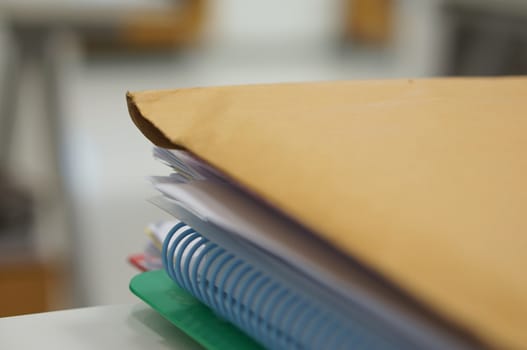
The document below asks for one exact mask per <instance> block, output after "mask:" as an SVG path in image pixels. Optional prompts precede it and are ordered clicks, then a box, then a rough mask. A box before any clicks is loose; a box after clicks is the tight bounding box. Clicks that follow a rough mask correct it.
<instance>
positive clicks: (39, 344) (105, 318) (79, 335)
mask: <svg viewBox="0 0 527 350" xmlns="http://www.w3.org/2000/svg"><path fill="white" fill-rule="evenodd" d="M0 349H38V350H47V349H53V350H56V349H69V350H80V349H126V350H134V349H148V350H158V349H201V347H200V346H199V345H198V344H197V343H195V342H194V341H193V340H192V339H190V338H189V337H188V336H187V335H185V334H184V333H182V332H181V331H180V330H179V329H177V328H176V327H175V326H173V325H172V324H171V323H169V322H168V321H167V320H165V319H164V318H163V317H162V316H160V315H159V314H157V313H156V312H155V311H154V310H152V309H151V308H150V307H148V306H146V305H144V304H129V305H112V306H97V307H90V308H83V309H71V310H65V311H55V312H47V313H41V314H31V315H24V316H15V317H5V318H0Z"/></svg>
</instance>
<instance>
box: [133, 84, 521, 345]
mask: <svg viewBox="0 0 527 350" xmlns="http://www.w3.org/2000/svg"><path fill="white" fill-rule="evenodd" d="M524 96H527V79H522V78H510V79H436V80H421V81H420V80H417V81H406V80H405V81H382V82H379V81H367V82H327V83H306V84H277V85H253V86H235V87H221V88H202V89H182V90H169V91H149V92H141V93H131V94H128V106H129V110H130V114H131V116H132V119H133V121H134V122H135V124H136V125H137V126H138V127H139V129H140V130H141V131H142V132H143V134H144V135H145V136H146V137H147V138H149V139H150V140H151V141H152V142H153V143H154V144H155V145H156V146H155V147H154V150H153V154H154V157H155V158H156V159H157V160H159V161H161V162H163V163H164V164H166V165H167V174H166V176H154V177H152V178H151V181H152V184H153V186H154V187H155V188H156V189H157V190H158V191H159V193H160V195H159V196H157V197H155V198H153V199H151V202H152V203H153V204H154V205H156V206H158V207H159V208H161V209H162V210H164V211H166V212H168V213H170V214H172V215H173V216H174V218H175V220H174V221H173V222H163V223H157V224H155V225H151V226H149V228H148V230H147V232H148V233H149V236H150V237H151V243H150V245H149V247H148V248H147V249H146V250H145V254H143V255H141V256H140V257H133V258H132V259H131V260H132V262H134V264H136V265H137V266H139V267H140V268H141V269H142V270H143V271H147V272H144V273H142V274H140V275H138V276H136V277H135V278H134V279H133V280H132V281H131V284H130V288H131V290H132V291H133V292H134V293H135V294H136V295H137V296H139V297H140V298H141V299H143V300H144V301H145V302H146V303H148V304H149V305H151V306H152V307H153V308H154V309H156V310H157V311H159V312H160V313H161V314H162V315H163V316H164V317H166V318H167V319H169V320H170V321H171V322H172V323H174V325H175V326H177V327H178V328H180V329H181V330H183V331H184V332H186V333H187V334H188V335H189V336H191V337H192V338H194V339H195V340H196V341H198V342H199V343H200V344H202V345H203V346H205V347H206V348H209V349H233V348H236V349H238V348H247V349H249V348H251V349H252V348H256V347H264V348H269V349H290V348H295V349H321V348H328V349H329V348H331V349H471V348H481V347H495V346H497V347H500V346H512V347H517V346H520V345H526V344H527V338H526V336H525V334H524V332H523V325H524V324H527V323H524V321H525V322H527V313H526V311H527V298H526V295H527V279H526V277H525V274H524V273H523V272H522V270H523V268H522V266H527V265H525V264H527V258H526V256H525V254H523V250H522V249H521V247H524V248H525V247H527V235H525V233H527V230H526V229H527V224H526V220H525V219H524V217H523V215H522V214H527V213H525V211H526V208H527V196H525V193H527V191H525V188H524V187H525V186H524V185H523V182H524V180H523V179H524V178H527V161H526V160H525V159H527V158H525V157H523V156H522V154H523V151H524V150H525V149H527V141H526V140H527V139H526V138H525V137H524V135H525V132H526V131H527V118H525V117H524V116H520V114H521V113H522V111H523V112H525V111H526V110H527V109H526V108H525V107H527V105H526V102H525V101H524V100H525V98H524Z"/></svg>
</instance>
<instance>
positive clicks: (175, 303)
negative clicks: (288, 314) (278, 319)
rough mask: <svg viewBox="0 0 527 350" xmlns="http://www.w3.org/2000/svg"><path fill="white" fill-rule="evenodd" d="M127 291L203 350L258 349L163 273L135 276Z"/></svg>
mask: <svg viewBox="0 0 527 350" xmlns="http://www.w3.org/2000/svg"><path fill="white" fill-rule="evenodd" d="M130 290H131V291H132V293H134V294H135V295H137V296H138V297H139V298H141V299H142V300H143V301H144V302H145V303H147V304H148V305H150V306H151V307H152V308H153V309H154V310H156V311H157V312H159V313H160V314H161V315H162V316H163V317H165V318H166V319H167V320H169V321H170V322H172V323H173V324H174V325H175V326H176V327H178V328H179V329H181V330H182V331H183V332H185V333H186V334H188V335H189V336H190V337H191V338H193V339H194V340H195V341H197V342H198V343H199V344H201V345H203V346H204V347H205V348H207V349H210V350H230V349H240V350H244V349H247V350H249V349H262V346H261V345H259V344H258V343H256V342H255V341H254V340H252V339H251V338H250V337H249V336H247V335H245V333H243V332H242V331H240V330H239V329H238V328H236V327H235V326H234V325H232V324H231V323H229V322H227V321H225V320H223V319H221V318H220V317H218V316H217V315H216V314H215V313H214V312H213V311H212V310H211V309H210V308H208V307H207V306H206V305H204V304H203V303H201V302H200V301H199V300H198V299H196V298H194V297H193V296H192V295H190V294H189V293H188V292H187V291H185V290H184V289H182V288H180V287H179V286H178V285H177V284H175V283H174V281H172V280H171V279H170V277H168V275H167V274H166V272H165V271H164V270H157V271H149V272H144V273H141V274H139V275H137V276H135V277H134V278H132V280H131V281H130Z"/></svg>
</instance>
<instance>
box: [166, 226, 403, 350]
mask: <svg viewBox="0 0 527 350" xmlns="http://www.w3.org/2000/svg"><path fill="white" fill-rule="evenodd" d="M162 260H163V266H164V267H165V270H166V271H167V273H168V275H169V276H170V277H171V278H172V279H173V280H174V281H175V282H176V283H177V284H178V285H179V286H181V287H183V288H185V289H186V290H187V291H189V292H190V293H192V294H193V295H194V296H195V297H196V298H198V299H199V300H200V301H202V302H203V303H204V304H206V305H208V306H209V307H210V308H211V309H212V310H214V311H215V312H216V313H217V314H218V315H220V316H221V317H223V318H225V319H226V320H228V321H230V322H232V323H234V324H235V325H237V326H238V327H239V328H240V329H242V330H243V331H245V332H246V333H247V334H249V335H250V336H252V337H253V338H254V339H256V340H257V341H259V342H260V343H261V344H263V345H264V346H265V347H267V348H271V349H372V348H374V349H393V348H396V344H394V343H390V342H388V341H387V339H385V338H383V337H382V334H379V332H378V331H377V332H376V330H375V329H371V328H370V327H367V326H365V325H363V324H361V323H360V322H356V321H354V320H353V318H346V319H345V320H343V319H342V318H339V317H338V316H337V315H335V314H334V313H332V312H331V311H328V308H326V307H324V304H323V302H321V301H319V300H316V299H315V298H313V297H309V296H306V294H305V293H303V294H301V293H299V292H298V291H295V290H294V287H291V286H287V285H285V284H284V283H283V282H281V281H279V280H277V279H275V278H273V276H272V275H271V274H268V273H266V272H265V271H260V270H258V269H257V268H255V267H254V266H252V265H251V264H249V263H247V262H245V261H243V260H242V259H240V258H238V257H237V256H236V255H235V254H232V253H230V252H227V251H226V250H225V249H223V248H222V247H220V246H218V245H217V244H216V243H213V242H211V241H209V240H208V239H206V238H205V237H203V236H201V235H200V234H199V233H197V232H196V231H195V230H194V229H192V228H191V227H189V226H187V225H186V224H185V223H183V222H180V223H178V224H177V225H175V226H174V227H173V228H172V229H171V230H170V232H169V233H168V235H167V237H166V239H165V241H164V242H163V253H162Z"/></svg>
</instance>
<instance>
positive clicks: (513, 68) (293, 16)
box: [0, 0, 527, 316]
mask: <svg viewBox="0 0 527 350" xmlns="http://www.w3.org/2000/svg"><path fill="white" fill-rule="evenodd" d="M526 73H527V1H525V0H516V1H513V0H508V1H506V0H494V1H492V0H474V1H468V0H267V1H257V0H209V1H207V0H172V1H170V0H107V1H101V0H91V1H87V0H0V74H1V75H0V316H7V315H15V314H24V313H30V312H40V311H46V310H55V309H62V308H70V307H80V306H88V305H100V304H114V303H126V302H134V301H136V299H135V298H134V297H133V296H132V295H131V294H130V293H129V292H128V282H129V280H130V278H131V277H132V276H133V275H134V274H135V273H136V272H135V271H134V269H133V268H131V267H130V266H129V265H128V264H127V263H126V258H127V256H128V255H129V254H131V253H134V252H141V251H142V250H143V246H144V244H145V243H146V241H147V240H146V237H145V236H144V234H143V228H144V227H145V226H146V224H147V223H149V222H151V221H156V220H160V219H164V218H166V215H165V214H164V213H163V212H162V211H161V210H159V209H158V208H156V207H154V206H153V205H152V204H149V203H148V202H147V199H148V198H149V197H152V196H153V195H155V192H154V191H153V190H152V189H151V187H150V185H149V183H148V181H147V180H146V176H148V175H154V174H166V173H167V169H165V167H164V166H162V165H160V164H157V163H156V162H155V161H153V160H152V157H151V145H150V144H149V142H148V141H147V140H146V139H145V138H144V137H143V136H142V135H140V133H139V132H138V131H137V130H136V128H135V126H134V125H133V124H132V122H131V120H130V118H129V117H128V113H127V110H126V104H125V97H124V96H125V93H126V91H127V90H132V91H133V90H145V89H162V88H178V87H192V86H207V85H225V84H241V83H263V82H285V81H310V80H334V79H372V78H383V79H384V78H397V77H404V78H407V77H425V76H441V75H512V74H526Z"/></svg>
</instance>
